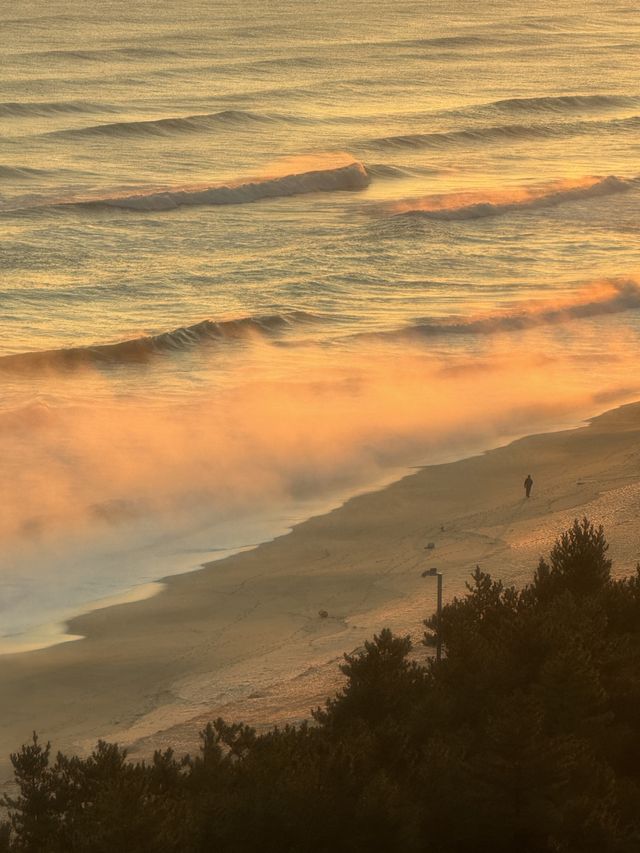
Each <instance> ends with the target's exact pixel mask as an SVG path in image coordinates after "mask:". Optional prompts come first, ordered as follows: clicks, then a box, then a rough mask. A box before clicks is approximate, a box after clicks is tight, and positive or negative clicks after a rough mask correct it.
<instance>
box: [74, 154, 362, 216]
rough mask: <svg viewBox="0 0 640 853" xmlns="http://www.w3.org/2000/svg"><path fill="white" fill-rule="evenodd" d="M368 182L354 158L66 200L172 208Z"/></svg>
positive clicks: (359, 185) (345, 187) (241, 201)
mask: <svg viewBox="0 0 640 853" xmlns="http://www.w3.org/2000/svg"><path fill="white" fill-rule="evenodd" d="M369 182H370V178H369V175H368V174H367V171H366V169H365V168H364V166H363V165H362V163H358V162H355V161H354V162H352V163H349V164H348V165H345V166H338V167H335V168H325V169H315V170H313V171H305V172H298V173H295V174H288V175H282V176H278V177H265V178H255V179H247V180H245V181H238V182H233V183H229V184H223V185H220V184H218V185H215V186H210V187H203V188H198V189H175V190H166V191H161V192H151V193H141V194H139V195H129V196H121V197H116V198H102V199H92V200H91V201H75V202H67V203H66V204H69V205H81V206H96V205H97V206H103V205H106V206H108V207H120V208H125V209H127V210H172V209H174V208H176V207H180V206H181V205H194V204H209V205H225V204H247V203H249V202H253V201H259V200H261V199H267V198H282V197H284V196H293V195H303V194H305V193H315V192H333V191H339V190H359V189H364V188H365V187H367V186H368V185H369Z"/></svg>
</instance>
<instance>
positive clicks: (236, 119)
mask: <svg viewBox="0 0 640 853" xmlns="http://www.w3.org/2000/svg"><path fill="white" fill-rule="evenodd" d="M279 121H281V122H284V121H287V118H286V116H279V115H267V114H265V113H253V112H249V111H247V110H221V111H220V112H216V113H203V114H200V115H190V116H172V117H170V118H158V119H142V120H140V121H116V122H111V123H109V124H95V125H91V126H90V127H77V128H66V129H65V130H53V131H51V132H49V133H47V134H45V135H46V136H63V137H66V138H82V137H86V136H89V137H91V136H108V137H110V136H125V137H126V136H170V135H172V134H176V133H202V132H203V131H207V130H212V129H213V128H215V127H216V126H220V125H224V126H229V125H234V126H246V125H255V124H270V123H273V122H279Z"/></svg>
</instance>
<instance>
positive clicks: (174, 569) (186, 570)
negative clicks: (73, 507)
mask: <svg viewBox="0 0 640 853" xmlns="http://www.w3.org/2000/svg"><path fill="white" fill-rule="evenodd" d="M622 405H624V404H622ZM600 414H602V412H601V411H600V410H599V413H598V414H597V415H591V416H586V415H585V414H584V413H582V415H575V414H574V416H572V417H570V418H566V417H565V418H560V419H559V420H555V421H552V422H550V423H548V424H546V425H543V424H539V425H538V428H539V429H538V432H536V433H535V434H536V435H546V434H548V433H554V432H561V431H565V430H571V429H579V428H580V427H581V426H583V425H584V424H585V423H588V422H589V421H590V420H591V419H593V417H598V416H599V415H600ZM526 437H527V435H526V434H522V433H521V432H517V433H514V434H508V433H507V434H504V435H502V436H500V437H499V438H497V439H496V441H497V442H498V443H497V444H496V443H491V444H489V445H487V444H486V443H482V444H480V445H478V446H474V445H472V444H470V445H468V446H466V447H457V448H456V449H453V448H449V449H444V448H441V449H440V450H439V451H436V452H435V453H434V454H433V458H432V460H431V461H429V462H427V463H424V464H411V465H410V464H406V465H400V466H395V467H393V468H390V469H389V470H388V471H386V472H385V473H383V474H381V475H380V476H379V477H378V478H376V479H375V480H372V481H369V482H367V483H364V484H360V485H357V486H356V485H354V486H352V487H349V488H344V489H341V490H339V491H336V492H335V493H333V494H327V495H325V496H324V497H322V498H317V499H315V500H305V501H302V502H300V503H292V504H291V505H287V504H283V505H282V506H281V507H280V509H279V510H278V511H277V512H276V513H275V514H274V512H273V511H270V512H268V513H266V515H267V516H271V522H270V523H269V524H268V525H267V526H266V527H265V525H264V519H263V517H262V515H260V514H256V515H255V517H254V519H253V522H252V523H250V524H249V526H248V527H247V531H246V533H247V541H246V542H240V543H239V544H235V545H231V546H230V545H224V546H221V547H219V548H214V549H205V548H204V547H203V549H202V554H203V556H204V554H205V552H206V551H208V552H209V559H203V560H202V561H201V562H195V563H191V564H190V565H188V567H185V565H183V562H184V561H182V562H181V561H180V560H179V559H178V560H177V561H176V564H175V565H174V566H166V567H165V568H168V569H169V571H165V572H164V573H158V575H157V576H153V577H148V575H147V576H146V578H144V579H143V576H142V574H141V577H140V580H138V581H137V582H135V583H134V584H133V585H132V586H129V587H123V588H121V589H119V590H117V591H115V592H111V593H105V595H104V596H100V597H99V598H96V599H92V600H88V601H85V602H82V603H79V604H78V605H76V606H74V607H73V608H72V609H67V610H66V612H62V613H58V614H56V615H55V616H53V617H52V618H51V619H49V620H48V621H46V622H42V623H37V624H35V625H33V626H32V627H31V628H28V629H27V630H23V631H20V632H19V633H16V634H7V635H5V636H1V637H0V661H1V660H2V658H3V657H4V656H6V655H13V654H24V653H27V652H32V651H40V650H43V649H47V648H51V647H53V646H55V645H59V644H62V643H68V642H77V641H80V640H83V639H85V635H84V634H78V633H74V632H73V631H72V630H71V629H70V626H71V625H72V623H75V622H76V620H78V619H81V618H82V617H84V616H88V615H89V614H91V613H94V612H95V611H97V610H103V609H105V608H110V607H113V606H117V605H119V604H126V603H132V602H136V601H143V600H145V599H147V598H152V597H153V596H155V595H158V594H160V593H162V592H163V591H164V590H165V589H166V587H167V581H168V580H169V579H171V578H173V577H177V576H178V575H182V574H191V573H193V572H199V571H202V570H203V569H205V568H208V567H211V566H213V565H214V564H216V563H218V562H222V561H223V560H226V559H227V558H229V557H232V556H235V555H236V554H239V553H243V552H245V551H251V550H255V549H256V548H259V547H260V546H262V545H264V544H266V543H268V542H272V541H273V540H274V539H278V538H280V537H282V536H287V535H289V534H290V533H291V531H292V530H293V529H294V528H295V527H298V526H299V525H300V524H303V523H304V522H306V521H308V520H309V519H311V518H313V517H315V516H322V515H327V514H328V513H330V512H333V511H335V510H338V509H340V508H341V507H343V506H344V505H345V504H346V503H348V502H349V501H350V500H352V499H353V498H357V497H360V496H361V495H366V494H370V493H372V492H378V491H383V490H384V489H386V488H387V487H388V486H390V485H393V484H394V483H396V482H399V481H400V480H403V479H404V478H405V477H408V476H412V475H413V474H414V473H415V472H416V471H420V470H422V469H424V468H428V467H432V466H434V465H443V464H452V463H454V462H461V461H464V460H465V459H469V458H472V457H473V456H477V455H483V454H485V453H488V452H490V451H492V450H496V449H499V448H501V447H503V446H507V445H509V444H511V443H512V442H514V441H517V440H519V439H521V438H526ZM263 514H264V513H263ZM255 532H257V536H255V535H254V533H255ZM213 535H214V536H215V533H214V534H213ZM183 540H187V541H188V533H185V532H184V531H179V532H176V534H175V542H176V543H178V542H180V541H183ZM137 547H140V546H137ZM143 547H144V546H143ZM196 550H198V549H196ZM216 551H218V552H219V554H218V555H217V556H212V555H213V554H214V553H215V552H216ZM134 574H135V573H134Z"/></svg>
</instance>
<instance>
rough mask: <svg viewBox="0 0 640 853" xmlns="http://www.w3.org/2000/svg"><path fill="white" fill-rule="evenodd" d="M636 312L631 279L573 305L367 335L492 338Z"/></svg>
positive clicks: (639, 287) (639, 289)
mask: <svg viewBox="0 0 640 853" xmlns="http://www.w3.org/2000/svg"><path fill="white" fill-rule="evenodd" d="M638 309H640V284H639V283H638V282H637V281H634V280H632V279H629V280H625V281H609V282H605V283H603V284H602V285H599V286H596V287H592V288H590V289H589V290H587V291H585V292H583V293H581V294H579V295H578V296H577V297H576V299H575V300H574V301H573V302H567V303H546V304H543V305H542V306H540V307H533V308H530V309H529V310H523V311H517V312H512V313H509V314H496V315H491V316H486V317H477V318H474V319H471V320H462V321H455V322H447V321H444V322H431V321H426V322H420V323H416V324H415V325H413V326H408V327H406V328H404V329H400V330H395V331H393V332H377V333H367V336H368V337H372V336H373V337H376V338H380V339H384V340H389V339H391V340H396V339H399V340H406V339H409V340H416V339H418V340H419V339H422V338H427V339H430V338H434V337H451V336H457V335H494V334H499V333H504V332H520V331H524V330H526V329H532V328H535V327H537V326H548V325H558V324H561V323H567V322H570V321H571V320H583V319H588V318H590V317H598V316H602V315H605V314H620V313H624V312H626V311H637V310H638Z"/></svg>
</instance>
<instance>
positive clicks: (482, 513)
mask: <svg viewBox="0 0 640 853" xmlns="http://www.w3.org/2000/svg"><path fill="white" fill-rule="evenodd" d="M529 472H531V474H532V476H533V479H534V486H533V492H532V496H531V498H530V499H529V500H526V499H525V497H524V490H523V487H522V482H523V480H524V478H525V476H526V475H527V473H529ZM639 511H640V403H634V404H631V405H627V406H623V407H621V408H619V409H616V410H614V411H611V412H607V413H606V414H604V415H601V416H600V417H597V418H595V419H594V420H592V421H591V422H590V423H589V424H588V425H585V426H584V427H582V428H579V429H572V430H567V431H562V432H556V433H549V434H544V435H537V436H530V437H528V438H524V439H521V440H518V441H515V442H513V443H511V444H509V445H508V446H506V447H501V448H497V449H495V450H491V451H489V452H487V453H485V454H483V455H480V456H475V457H472V458H469V459H464V460H461V461H458V462H454V463H450V464H444V465H435V466H429V467H425V468H422V469H420V470H418V471H417V472H416V473H412V474H411V475H409V476H407V477H405V478H404V479H402V480H401V481H399V482H397V483H395V484H393V485H391V486H389V487H387V488H385V489H384V490H382V491H379V492H375V493H370V494H365V495H361V496H359V497H356V498H353V499H352V500H350V501H348V502H347V503H346V504H345V505H344V506H342V507H341V508H339V509H337V510H335V511H333V512H330V513H329V514H327V515H324V516H321V517H316V518H312V519H310V520H308V521H306V522H304V523H303V524H300V525H299V526H297V527H296V528H294V529H293V531H292V532H291V533H289V534H288V535H285V536H282V537H280V538H278V539H276V540H274V541H272V542H268V543H265V544H263V545H260V546H259V547H258V548H256V549H255V550H252V551H248V552H244V553H240V554H236V555H235V556H232V557H229V558H227V559H225V560H223V561H219V562H216V563H214V564H210V565H208V566H205V567H204V568H203V569H202V570H200V571H198V572H194V573H191V574H188V575H181V576H176V577H172V578H167V579H165V589H164V590H163V591H162V592H161V593H160V594H158V595H157V596H155V597H154V598H151V599H147V600H144V601H139V602H136V603H131V604H126V605H121V606H115V607H109V608H105V609H102V610H98V611H94V612H92V613H89V614H87V615H84V616H82V617H80V618H78V619H75V620H74V621H73V622H72V623H70V624H69V626H68V630H69V633H70V634H79V635H82V636H83V637H84V639H82V640H79V641H75V642H68V643H64V644H61V645H57V646H54V647H51V648H48V649H44V650H40V651H34V652H28V653H23V654H16V655H7V656H4V657H2V658H0V681H1V683H2V692H1V694H0V695H1V699H0V703H1V705H0V721H1V724H0V779H2V780H4V779H7V778H9V776H10V765H9V760H8V755H9V752H10V751H11V750H14V749H16V748H17V747H18V746H19V745H20V744H21V743H23V742H24V741H26V740H27V739H28V738H29V737H30V734H31V732H32V730H34V729H35V730H37V731H38V733H39V734H40V735H41V736H42V737H43V738H44V739H49V740H51V742H52V745H53V748H54V750H55V749H62V750H65V751H72V750H73V751H81V752H86V751H87V750H88V749H90V748H91V747H92V746H93V744H94V743H95V742H96V741H97V739H98V738H105V739H108V740H114V741H118V742H119V743H121V744H126V745H128V746H129V747H130V749H131V754H132V755H133V756H139V757H145V756H147V755H149V754H150V752H151V751H152V750H153V749H154V748H160V747H165V746H167V745H172V746H173V747H174V748H175V749H176V750H177V751H178V752H180V751H188V750H192V749H194V747H195V746H196V743H197V735H198V731H199V729H200V728H201V727H202V726H203V725H204V724H205V723H206V721H207V720H209V719H211V718H214V717H216V716H219V715H222V716H224V717H226V718H228V719H230V720H245V721H247V722H250V723H252V724H255V725H258V726H266V725H271V724H274V723H284V722H288V721H295V720H300V719H303V718H305V717H308V715H309V711H310V709H311V708H312V707H314V706H316V705H318V704H319V703H321V702H322V700H323V698H324V697H325V696H326V695H328V694H330V693H331V692H333V691H334V690H335V689H336V688H337V687H338V686H339V683H340V675H339V672H338V668H337V663H338V661H339V659H340V658H341V655H342V653H343V652H344V651H350V650H352V649H354V648H357V647H358V646H359V645H361V643H362V642H363V641H364V640H365V639H367V638H369V637H370V636H371V635H372V634H373V632H374V631H377V630H379V629H381V628H382V627H385V626H389V627H391V628H392V629H393V630H395V631H397V632H402V633H410V634H411V635H412V636H413V637H414V638H415V639H419V638H420V636H421V633H422V625H421V622H422V620H423V619H424V618H425V617H426V616H427V615H429V614H430V613H431V612H432V611H433V609H434V606H435V584H434V581H433V579H432V578H428V577H427V578H423V577H422V572H423V571H424V570H425V569H428V568H431V567H433V566H436V567H437V568H438V569H439V570H440V571H442V572H443V573H444V590H445V600H446V599H450V598H451V597H453V596H454V595H456V594H460V593H462V592H463V590H464V584H465V581H466V580H467V578H468V576H469V573H470V572H471V571H472V570H473V568H474V567H475V565H476V564H479V565H480V566H481V567H482V568H483V569H484V570H486V571H489V572H491V573H492V574H493V575H494V576H495V577H498V578H501V579H503V580H504V581H505V583H507V584H511V583H514V584H517V585H519V584H522V583H524V582H526V580H527V579H528V578H529V577H530V575H531V573H532V571H533V569H534V567H535V565H536V562H537V560H538V557H539V555H540V554H545V553H546V552H547V551H548V549H549V547H550V546H551V544H552V543H553V541H554V539H555V537H556V536H557V535H558V533H559V532H561V531H562V530H563V529H564V528H565V527H566V526H567V525H568V524H569V523H570V522H571V521H572V519H573V518H574V517H575V516H582V515H588V516H589V518H590V519H591V520H592V521H594V522H595V523H598V524H602V525H603V526H604V527H605V532H606V535H607V539H608V541H609V542H610V545H611V549H610V555H611V557H612V558H613V561H614V571H615V572H616V573H617V574H624V573H628V572H630V571H632V570H633V568H634V566H635V564H636V562H637V561H638V559H639V558H640V527H639V526H638V523H637V519H638V515H639ZM429 543H433V548H429V547H428V546H429ZM321 610H326V611H327V613H328V617H327V618H321V617H320V616H319V611H321Z"/></svg>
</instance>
